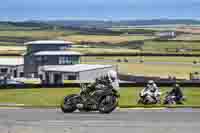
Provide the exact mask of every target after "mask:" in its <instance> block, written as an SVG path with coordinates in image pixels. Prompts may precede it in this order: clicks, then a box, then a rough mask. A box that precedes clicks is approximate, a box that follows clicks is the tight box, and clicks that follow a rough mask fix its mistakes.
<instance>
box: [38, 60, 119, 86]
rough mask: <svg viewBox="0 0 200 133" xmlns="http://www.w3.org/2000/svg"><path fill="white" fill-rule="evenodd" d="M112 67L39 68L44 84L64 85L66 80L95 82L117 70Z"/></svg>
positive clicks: (82, 65)
mask: <svg viewBox="0 0 200 133" xmlns="http://www.w3.org/2000/svg"><path fill="white" fill-rule="evenodd" d="M115 69H116V68H114V67H113V66H112V65H87V64H76V65H50V66H42V67H40V68H39V74H40V75H42V77H41V79H42V81H43V83H44V84H62V83H64V81H65V80H79V81H81V82H85V81H86V82H91V81H94V80H95V79H96V78H97V77H99V76H100V75H101V74H103V73H106V72H108V71H109V70H115Z"/></svg>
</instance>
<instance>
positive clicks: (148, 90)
mask: <svg viewBox="0 0 200 133" xmlns="http://www.w3.org/2000/svg"><path fill="white" fill-rule="evenodd" d="M160 94H161V93H160V90H159V88H158V87H157V85H156V83H155V82H154V81H153V80H149V81H148V83H147V86H146V87H145V88H144V89H143V90H142V91H141V92H140V98H141V100H144V99H145V97H146V96H150V97H151V98H153V99H154V100H156V101H157V102H160Z"/></svg>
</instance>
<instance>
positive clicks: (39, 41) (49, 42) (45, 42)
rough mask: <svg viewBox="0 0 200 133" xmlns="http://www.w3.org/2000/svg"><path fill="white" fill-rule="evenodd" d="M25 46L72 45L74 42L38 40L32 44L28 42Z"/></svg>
mask: <svg viewBox="0 0 200 133" xmlns="http://www.w3.org/2000/svg"><path fill="white" fill-rule="evenodd" d="M24 44H25V45H30V44H72V42H69V41H64V40H38V41H32V42H26V43H24Z"/></svg>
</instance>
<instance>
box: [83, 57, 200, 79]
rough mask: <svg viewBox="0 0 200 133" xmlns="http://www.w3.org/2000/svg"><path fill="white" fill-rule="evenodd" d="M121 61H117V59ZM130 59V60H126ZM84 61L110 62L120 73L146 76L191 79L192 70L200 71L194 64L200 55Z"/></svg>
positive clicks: (87, 60)
mask: <svg viewBox="0 0 200 133" xmlns="http://www.w3.org/2000/svg"><path fill="white" fill-rule="evenodd" d="M119 59H120V60H121V62H117V60H119ZM124 59H128V60H129V61H130V62H124ZM140 59H143V60H144V63H134V62H131V60H135V61H139V60H140ZM81 60H82V62H83V63H86V64H110V65H114V66H116V67H117V68H118V70H119V72H120V73H123V74H133V75H144V76H159V77H168V76H169V75H170V76H176V77H177V78H181V79H182V78H184V79H189V74H190V73H191V72H199V71H200V68H199V66H194V65H192V63H193V61H197V62H198V63H199V62H200V58H198V57H105V56H104V57H83V58H82V59H81ZM95 61H96V62H95ZM145 62H154V63H156V62H158V63H159V62H174V63H176V62H177V63H191V65H182V64H177V65H168V64H148V63H146V64H145Z"/></svg>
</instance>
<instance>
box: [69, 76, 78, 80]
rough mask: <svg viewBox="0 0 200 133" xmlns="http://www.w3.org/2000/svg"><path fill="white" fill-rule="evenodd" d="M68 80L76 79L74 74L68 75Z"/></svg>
mask: <svg viewBox="0 0 200 133" xmlns="http://www.w3.org/2000/svg"><path fill="white" fill-rule="evenodd" d="M68 80H76V76H75V75H69V76H68Z"/></svg>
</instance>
